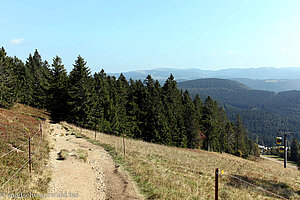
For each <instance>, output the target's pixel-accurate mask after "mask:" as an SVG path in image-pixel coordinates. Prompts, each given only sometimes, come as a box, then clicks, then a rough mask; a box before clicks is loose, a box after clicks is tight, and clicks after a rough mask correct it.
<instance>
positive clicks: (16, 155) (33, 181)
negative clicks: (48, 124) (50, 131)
mask: <svg viewBox="0 0 300 200" xmlns="http://www.w3.org/2000/svg"><path fill="white" fill-rule="evenodd" d="M46 117H47V115H45V114H44V113H43V112H41V111H40V110H38V109H34V108H31V107H29V106H24V105H21V104H16V105H15V106H14V107H12V108H11V109H2V108H0V156H1V158H0V173H1V175H0V187H1V190H0V191H1V192H6V193H20V191H22V192H23V193H27V192H46V190H47V183H48V182H49V180H50V179H49V177H47V176H45V174H42V173H43V170H44V168H45V165H46V161H47V157H48V152H49V148H48V144H47V142H46V141H45V140H44V139H42V138H41V131H40V128H39V127H40V123H42V124H43V122H42V120H41V119H45V118H46ZM44 128H45V127H44ZM29 136H30V137H31V153H32V159H31V161H32V174H31V178H30V173H29V169H28V163H27V162H28V160H29V157H28V156H29V144H28V140H29ZM9 152H10V153H9ZM22 166H23V168H22ZM19 169H20V171H19V172H18V173H17V171H18V170H19ZM15 173H16V175H15V176H13V175H14V174H15ZM11 177H12V178H11ZM10 178H11V179H10ZM9 179H10V180H9ZM7 181H8V182H7ZM6 182H7V183H6ZM4 184H5V185H4Z"/></svg>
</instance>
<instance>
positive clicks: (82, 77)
mask: <svg viewBox="0 0 300 200" xmlns="http://www.w3.org/2000/svg"><path fill="white" fill-rule="evenodd" d="M73 66H74V68H73V70H72V71H71V72H70V76H69V87H68V88H69V90H68V106H69V108H70V112H69V120H72V121H75V122H76V123H77V124H80V125H81V126H86V124H88V123H89V122H90V121H91V120H92V119H91V105H90V104H91V83H92V82H91V81H92V80H91V75H90V73H91V72H90V69H89V68H88V67H87V66H86V62H85V61H84V59H83V58H82V57H81V56H78V57H77V59H76V60H75V63H74V65H73ZM73 119H74V120H73Z"/></svg>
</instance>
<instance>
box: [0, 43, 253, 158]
mask: <svg viewBox="0 0 300 200" xmlns="http://www.w3.org/2000/svg"><path fill="white" fill-rule="evenodd" d="M0 74H1V89H0V106H1V107H9V106H11V105H13V104H14V103H16V102H20V103H23V104H27V105H31V106H34V107H37V108H44V109H47V110H49V111H50V112H51V116H52V120H54V121H62V120H65V121H68V122H71V123H74V124H78V125H79V126H83V127H85V128H90V129H97V130H98V131H103V132H105V133H108V134H111V135H116V136H120V135H122V134H126V135H127V136H129V137H131V138H137V139H142V140H144V141H148V142H154V143H159V144H164V145H170V146H177V147H188V148H204V149H209V150H213V151H218V152H222V151H224V152H228V153H232V154H235V155H238V156H243V157H247V156H248V155H250V154H256V155H257V154H258V149H257V145H256V144H255V143H254V142H253V141H251V140H250V139H249V138H248V137H247V134H246V131H245V129H244V127H243V123H242V119H241V117H240V116H239V115H237V116H235V119H234V121H235V122H231V121H229V120H228V118H227V116H226V113H225V111H224V109H223V108H222V107H220V106H219V105H218V103H217V102H216V101H214V100H212V98H210V97H207V98H205V100H204V102H202V101H201V99H200V98H199V97H198V96H195V98H193V99H192V98H191V97H190V94H189V92H188V91H185V92H183V91H182V90H180V89H178V87H177V82H176V81H175V80H174V77H173V76H172V75H170V77H169V78H168V79H167V80H166V81H165V83H164V84H163V85H162V86H161V85H160V83H159V82H158V81H156V80H153V79H152V78H151V76H150V75H148V76H147V77H146V79H145V80H144V81H141V80H137V81H133V80H132V79H130V80H129V81H128V80H126V79H125V77H124V76H123V75H122V74H121V75H120V76H119V77H118V78H116V77H114V76H109V75H106V74H105V73H104V71H103V70H101V71H100V72H97V73H94V74H93V75H92V74H91V71H90V69H89V67H88V66H87V63H86V61H85V60H84V59H83V58H82V57H81V56H78V57H77V59H76V60H75V62H74V64H73V69H72V71H71V72H70V74H68V73H67V72H66V70H65V68H64V65H63V64H62V60H61V58H59V57H58V56H56V57H55V58H53V61H52V64H51V66H50V64H49V63H48V62H47V61H43V60H42V58H41V56H40V55H39V53H38V51H37V50H36V51H35V52H34V54H33V55H31V54H30V55H29V57H28V58H27V60H26V62H25V64H24V63H23V62H22V61H21V60H19V59H18V58H16V57H14V58H12V57H9V56H7V55H6V52H5V50H4V48H2V49H1V51H0Z"/></svg>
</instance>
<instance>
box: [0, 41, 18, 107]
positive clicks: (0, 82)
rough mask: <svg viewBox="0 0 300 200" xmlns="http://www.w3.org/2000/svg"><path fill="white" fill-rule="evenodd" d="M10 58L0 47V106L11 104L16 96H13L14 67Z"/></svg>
mask: <svg viewBox="0 0 300 200" xmlns="http://www.w3.org/2000/svg"><path fill="white" fill-rule="evenodd" d="M11 61H12V59H11V58H10V57H8V56H7V55H6V52H5V49H4V48H3V47H2V48H1V49H0V107H9V106H12V105H13V103H14V102H15V100H16V98H15V96H14V86H15V77H14V74H13V72H14V68H13V66H12V62H11Z"/></svg>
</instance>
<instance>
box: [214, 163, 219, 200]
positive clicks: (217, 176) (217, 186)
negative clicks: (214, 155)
mask: <svg viewBox="0 0 300 200" xmlns="http://www.w3.org/2000/svg"><path fill="white" fill-rule="evenodd" d="M218 199H219V169H218V168H216V171H215V200H218Z"/></svg>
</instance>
